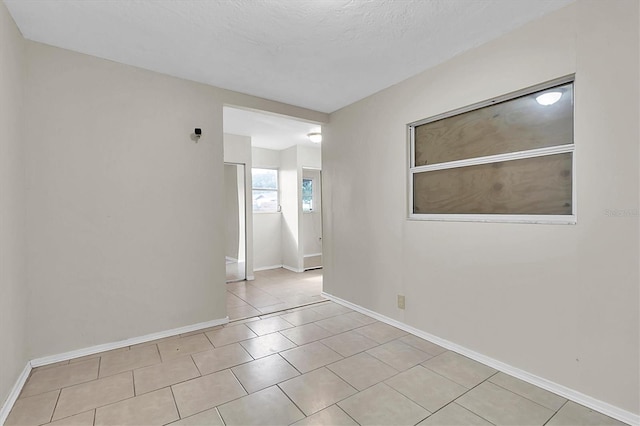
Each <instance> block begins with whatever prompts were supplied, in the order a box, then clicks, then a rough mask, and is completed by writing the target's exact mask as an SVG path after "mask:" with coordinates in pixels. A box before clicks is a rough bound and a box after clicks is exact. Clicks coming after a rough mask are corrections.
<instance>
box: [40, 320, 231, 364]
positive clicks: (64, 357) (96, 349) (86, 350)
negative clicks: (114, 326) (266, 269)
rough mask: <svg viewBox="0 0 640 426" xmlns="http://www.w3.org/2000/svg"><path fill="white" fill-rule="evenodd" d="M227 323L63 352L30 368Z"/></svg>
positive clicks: (172, 330)
mask: <svg viewBox="0 0 640 426" xmlns="http://www.w3.org/2000/svg"><path fill="white" fill-rule="evenodd" d="M228 322H229V317H225V318H221V319H215V320H211V321H205V322H200V323H197V324H192V325H186V326H184V327H178V328H172V329H171V330H165V331H159V332H157V333H151V334H145V335H144V336H139V337H132V338H130V339H125V340H120V341H117V342H111V343H104V344H101V345H95V346H90V347H88V348H83V349H77V350H75V351H69V352H64V353H61V354H57V355H50V356H45V357H42V358H36V359H34V360H32V361H31V366H32V367H40V366H43V365H47V364H53V363H56V362H60V361H66V360H69V359H74V358H79V357H81V356H86V355H93V354H97V353H100V352H105V351H110V350H113V349H119V348H124V347H125V346H131V345H137V344H139V343H146V342H150V341H152V340H157V339H162V338H165V337H171V336H175V335H178V334H183V333H189V332H191V331H197V330H201V329H204V328H209V327H215V326H217V325H222V324H226V323H228Z"/></svg>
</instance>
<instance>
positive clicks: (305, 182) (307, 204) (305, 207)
mask: <svg viewBox="0 0 640 426" xmlns="http://www.w3.org/2000/svg"><path fill="white" fill-rule="evenodd" d="M312 210H313V179H302V211H305V212H310V211H312Z"/></svg>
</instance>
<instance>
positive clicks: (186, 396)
mask: <svg viewBox="0 0 640 426" xmlns="http://www.w3.org/2000/svg"><path fill="white" fill-rule="evenodd" d="M171 388H172V389H173V396H174V398H175V401H176V404H177V406H178V411H179V412H180V417H181V418H184V417H188V416H191V415H193V414H196V413H199V412H200V411H204V410H208V409H209V408H213V407H215V406H217V405H220V404H224V403H225V402H229V401H231V400H234V399H236V398H239V397H241V396H243V395H246V394H247V393H246V392H245V391H244V389H243V388H242V386H241V385H240V383H238V380H236V378H235V376H234V375H233V373H231V371H230V370H224V371H220V372H218V373H213V374H209V375H207V376H203V377H199V378H197V379H191V380H189V381H187V382H183V383H179V384H177V385H173V386H171Z"/></svg>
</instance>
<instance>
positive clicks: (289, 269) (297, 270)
mask: <svg viewBox="0 0 640 426" xmlns="http://www.w3.org/2000/svg"><path fill="white" fill-rule="evenodd" d="M282 267H283V268H284V269H286V270H287V271H291V272H304V269H297V268H294V267H293V266H288V265H282Z"/></svg>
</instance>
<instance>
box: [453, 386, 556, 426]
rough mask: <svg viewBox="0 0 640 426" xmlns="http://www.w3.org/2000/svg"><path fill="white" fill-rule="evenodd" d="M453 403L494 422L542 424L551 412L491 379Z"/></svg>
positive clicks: (502, 423) (504, 423) (498, 423)
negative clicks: (492, 381) (495, 383)
mask: <svg viewBox="0 0 640 426" xmlns="http://www.w3.org/2000/svg"><path fill="white" fill-rule="evenodd" d="M456 403H457V404H458V405H461V406H463V407H464V408H466V409H467V410H469V411H472V412H473V413H475V414H477V415H479V416H480V417H482V418H483V419H486V420H488V421H489V422H491V423H493V424H496V425H543V424H545V423H546V421H547V420H549V419H550V418H551V416H553V414H554V411H552V410H549V409H548V408H544V407H543V406H541V405H538V404H536V403H535V402H533V401H530V400H528V399H526V398H523V397H521V396H520V395H516V394H515V393H513V392H511V391H508V390H506V389H504V388H501V387H500V386H497V385H494V384H493V383H491V382H484V383H481V384H480V385H478V386H477V387H475V388H473V389H471V390H470V391H469V392H468V393H466V394H464V395H462V396H461V397H460V398H458V399H457V400H456Z"/></svg>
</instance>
